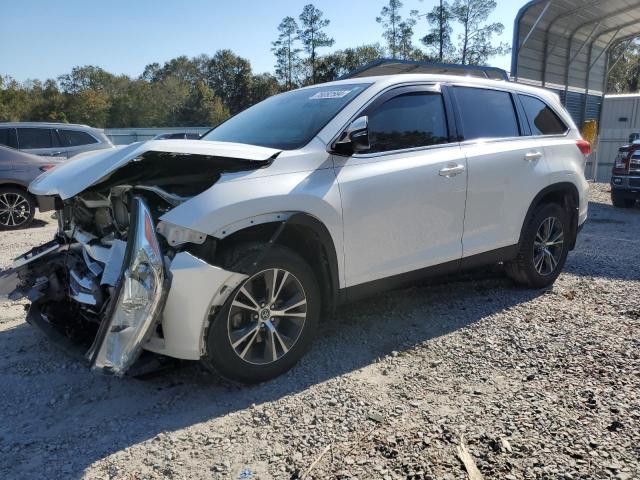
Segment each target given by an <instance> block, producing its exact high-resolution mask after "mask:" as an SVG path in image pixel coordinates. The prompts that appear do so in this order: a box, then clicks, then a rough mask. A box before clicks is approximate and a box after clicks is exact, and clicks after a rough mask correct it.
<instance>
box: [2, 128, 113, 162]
mask: <svg viewBox="0 0 640 480" xmlns="http://www.w3.org/2000/svg"><path fill="white" fill-rule="evenodd" d="M0 145H5V146H7V147H12V148H17V149H18V150H22V151H24V152H28V153H34V154H36V155H44V156H47V157H60V158H71V157H74V156H76V155H78V154H80V153H84V152H91V151H94V150H103V149H108V148H114V147H113V144H112V143H111V140H109V138H108V137H107V136H106V135H105V134H104V132H103V131H102V130H100V129H98V128H93V127H89V126H88V125H74V124H70V123H50V122H14V123H0Z"/></svg>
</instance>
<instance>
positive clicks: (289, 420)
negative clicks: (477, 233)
mask: <svg viewBox="0 0 640 480" xmlns="http://www.w3.org/2000/svg"><path fill="white" fill-rule="evenodd" d="M591 200H592V202H591V205H590V214H589V222H588V223H587V225H586V227H585V228H584V230H583V232H582V234H581V236H580V237H579V241H578V246H577V249H576V250H575V251H574V252H572V253H571V254H570V255H569V259H568V262H567V265H566V267H565V273H563V274H562V275H561V276H560V278H559V279H558V281H557V282H556V284H555V285H554V287H553V288H551V289H548V290H540V291H532V290H524V289H520V288H516V287H515V286H513V284H512V283H510V282H509V281H508V280H507V279H505V278H504V277H503V276H502V274H501V273H500V271H499V269H491V270H488V271H487V270H485V271H479V272H472V273H469V274H465V275H460V276H456V277H449V278H445V279H440V280H438V281H437V282H429V284H425V285H421V286H417V287H414V288H411V289H408V290H402V291H397V292H392V293H389V294H386V295H382V296H378V297H376V298H374V299H372V300H366V301H363V302H360V303H357V304H354V305H350V306H347V307H342V308H340V309H339V310H338V312H337V313H336V314H335V315H334V316H333V318H327V319H326V321H325V323H324V325H323V327H322V329H321V332H320V335H319V338H318V339H317V341H316V342H315V344H314V348H313V350H312V351H311V352H310V353H309V355H307V356H306V357H305V358H304V359H303V361H302V362H301V363H300V364H299V365H298V366H297V367H296V368H294V369H293V370H292V371H291V372H289V373H288V374H286V375H284V376H283V377H281V378H278V379H276V380H274V381H272V382H269V383H267V384H264V385H259V386H254V387H240V386H237V385H232V384H228V383H226V382H224V381H222V380H220V379H218V378H216V377H214V376H212V375H211V374H209V373H207V372H206V371H204V370H203V369H202V368H200V367H199V365H198V364H185V365H183V366H181V367H180V368H176V369H174V370H171V371H168V372H162V373H159V374H156V375H154V376H152V377H150V378H146V379H144V380H139V379H130V378H129V379H117V378H107V377H102V376H97V375H95V374H93V373H91V372H90V371H89V370H88V369H87V367H86V365H83V364H80V363H77V362H75V361H73V360H69V359H68V358H66V357H65V356H63V355H61V354H60V352H58V351H57V350H56V349H55V348H54V347H53V346H52V345H50V343H49V342H48V341H47V340H46V339H44V338H43V337H41V336H40V335H39V334H38V332H36V331H35V330H34V329H33V328H32V327H31V326H29V325H27V324H25V323H24V304H23V303H11V302H2V303H0V478H7V479H10V478H88V479H94V478H95V479H98V478H100V479H102V478H114V479H151V478H175V479H182V478H184V479H201V478H202V479H212V478H213V479H217V478H230V479H238V480H240V479H242V480H247V479H269V478H277V479H280V478H283V479H290V478H291V479H293V478H301V477H306V478H315V479H329V478H335V479H355V478H358V479H372V478H380V479H399V478H407V479H429V478H431V479H463V478H467V475H468V474H467V468H469V469H472V466H473V464H475V466H477V469H478V470H479V472H480V473H481V474H482V475H483V476H484V477H485V478H500V479H520V478H525V479H527V478H553V479H557V478H563V479H578V478H584V479H592V478H616V479H633V478H640V209H638V208H636V209H633V210H618V209H615V210H614V209H613V208H612V206H611V204H610V200H609V194H608V187H607V185H594V186H593V188H592V193H591ZM54 228H55V227H54V223H53V222H52V221H51V220H50V219H49V218H48V215H41V216H40V217H39V222H38V223H37V224H36V225H35V226H34V227H33V228H30V229H28V230H25V231H20V232H10V233H7V232H2V233H0V244H1V246H2V248H1V251H0V267H7V266H8V265H9V264H10V261H11V258H13V257H14V256H16V255H18V254H19V253H22V252H23V251H24V250H27V249H28V248H30V246H32V245H35V244H38V243H41V242H43V241H45V240H47V239H48V238H49V237H50V236H51V235H52V233H53V231H54ZM465 452H466V453H468V454H469V456H470V458H471V459H472V461H471V467H469V466H468V467H466V468H465V465H464V464H463V462H462V461H461V457H464V453H465ZM461 454H462V455H461ZM467 458H468V457H467Z"/></svg>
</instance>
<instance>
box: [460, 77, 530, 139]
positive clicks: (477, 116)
mask: <svg viewBox="0 0 640 480" xmlns="http://www.w3.org/2000/svg"><path fill="white" fill-rule="evenodd" d="M454 91H455V96H456V100H457V102H458V107H459V110H460V117H461V121H462V131H463V135H464V139H465V140H475V139H477V138H505V137H517V136H519V135H520V130H519V128H518V118H517V116H516V111H515V108H514V106H513V101H512V100H511V94H510V93H508V92H503V91H500V90H487V89H482V88H471V87H455V88H454Z"/></svg>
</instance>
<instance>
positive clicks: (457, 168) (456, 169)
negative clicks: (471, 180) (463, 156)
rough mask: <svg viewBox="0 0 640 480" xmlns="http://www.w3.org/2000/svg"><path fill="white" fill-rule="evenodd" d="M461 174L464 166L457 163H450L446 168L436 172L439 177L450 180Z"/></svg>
mask: <svg viewBox="0 0 640 480" xmlns="http://www.w3.org/2000/svg"><path fill="white" fill-rule="evenodd" d="M462 172H464V165H460V164H459V163H450V164H449V165H447V166H446V167H444V168H441V169H440V171H439V172H438V175H440V176H441V177H447V178H450V177H455V176H456V175H459V174H461V173H462Z"/></svg>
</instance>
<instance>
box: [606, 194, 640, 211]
mask: <svg viewBox="0 0 640 480" xmlns="http://www.w3.org/2000/svg"><path fill="white" fill-rule="evenodd" d="M611 203H613V206H614V207H616V208H631V207H633V206H634V205H635V203H636V199H635V198H628V197H624V196H622V195H620V194H619V193H615V192H614V191H613V190H612V191H611Z"/></svg>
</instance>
